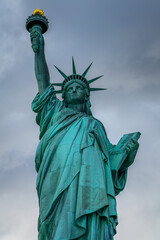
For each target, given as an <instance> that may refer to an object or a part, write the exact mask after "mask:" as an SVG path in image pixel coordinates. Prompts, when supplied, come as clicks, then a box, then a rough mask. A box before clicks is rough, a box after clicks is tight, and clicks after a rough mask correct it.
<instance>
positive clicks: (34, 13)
mask: <svg viewBox="0 0 160 240" xmlns="http://www.w3.org/2000/svg"><path fill="white" fill-rule="evenodd" d="M36 14H38V15H41V16H42V17H44V12H43V10H41V9H35V10H34V11H33V15H36Z"/></svg>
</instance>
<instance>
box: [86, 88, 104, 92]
mask: <svg viewBox="0 0 160 240" xmlns="http://www.w3.org/2000/svg"><path fill="white" fill-rule="evenodd" d="M89 90H90V92H93V91H102V90H107V88H90V89H89Z"/></svg>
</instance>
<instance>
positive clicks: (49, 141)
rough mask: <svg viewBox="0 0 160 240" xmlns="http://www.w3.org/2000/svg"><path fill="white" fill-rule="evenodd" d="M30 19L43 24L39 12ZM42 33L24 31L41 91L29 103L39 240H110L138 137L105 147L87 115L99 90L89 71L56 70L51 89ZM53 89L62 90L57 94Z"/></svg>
mask: <svg viewBox="0 0 160 240" xmlns="http://www.w3.org/2000/svg"><path fill="white" fill-rule="evenodd" d="M32 16H33V18H37V19H42V22H43V23H44V22H45V21H47V20H46V19H45V17H44V16H43V12H42V11H40V10H37V12H36V11H35V12H34V14H33V15H32ZM27 24H28V25H29V21H28V23H27ZM28 25H27V27H28ZM46 26H47V24H46V22H45V27H46ZM43 27H44V25H43V24H42V25H41V24H39V23H38V21H37V22H36V23H34V25H32V26H29V27H28V30H29V31H30V36H31V43H32V49H33V52H34V56H35V75H36V79H37V84H38V90H39V92H38V94H37V95H36V97H35V98H34V100H33V102H32V109H33V111H34V112H35V113H36V114H37V115H36V122H37V124H38V125H39V126H40V142H39V145H38V147H37V151H36V156H35V166H36V171H37V185H36V188H37V193H38V198H39V219H38V239H39V240H70V239H76V240H113V236H114V235H115V234H116V225H117V224H118V220H117V211H116V195H118V194H119V193H120V192H121V191H122V190H123V189H124V187H125V183H126V176H127V169H128V167H129V166H130V165H131V164H132V163H133V161H134V158H135V155H136V153H137V149H138V142H137V140H138V138H139V136H140V133H139V132H137V133H131V134H126V135H124V136H123V137H122V139H121V140H120V141H119V143H118V144H117V145H116V146H115V145H112V144H111V143H110V142H109V140H108V138H107V135H106V132H105V129H104V126H103V124H102V123H101V122H100V121H99V120H97V119H96V118H94V117H93V116H92V113H91V109H90V107H91V104H90V92H91V91H96V90H103V89H100V88H92V87H91V86H90V84H92V83H93V82H94V81H96V80H98V79H99V78H100V77H101V76H100V77H95V78H94V79H91V80H87V78H86V75H87V72H88V70H89V68H90V66H91V65H89V67H87V69H86V70H85V71H84V72H83V73H82V74H78V73H77V70H76V66H75V62H74V59H73V58H72V74H71V75H70V76H67V75H66V74H65V73H63V72H62V71H61V70H60V69H59V68H57V67H56V69H57V70H58V71H59V73H60V74H61V75H62V77H63V79H64V80H63V82H62V83H53V84H51V83H50V76H49V71H48V67H47V63H46V60H45V52H44V38H43V35H42V33H44V32H45V30H46V29H45V30H44V28H43ZM54 85H56V86H60V87H61V89H60V90H55V89H54ZM58 93H62V98H63V101H60V100H59V99H58V98H57V96H56V94H58Z"/></svg>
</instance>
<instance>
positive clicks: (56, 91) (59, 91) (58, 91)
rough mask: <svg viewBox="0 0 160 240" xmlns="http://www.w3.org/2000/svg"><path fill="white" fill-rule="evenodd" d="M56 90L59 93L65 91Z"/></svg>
mask: <svg viewBox="0 0 160 240" xmlns="http://www.w3.org/2000/svg"><path fill="white" fill-rule="evenodd" d="M54 92H55V93H58V94H59V93H62V92H63V91H62V90H55V91H54Z"/></svg>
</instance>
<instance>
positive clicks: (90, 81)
mask: <svg viewBox="0 0 160 240" xmlns="http://www.w3.org/2000/svg"><path fill="white" fill-rule="evenodd" d="M103 76H104V75H101V76H99V77H96V78H93V79H91V80H88V83H89V84H90V83H92V82H94V81H96V80H98V79H99V78H101V77H103Z"/></svg>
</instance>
